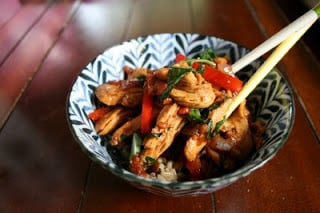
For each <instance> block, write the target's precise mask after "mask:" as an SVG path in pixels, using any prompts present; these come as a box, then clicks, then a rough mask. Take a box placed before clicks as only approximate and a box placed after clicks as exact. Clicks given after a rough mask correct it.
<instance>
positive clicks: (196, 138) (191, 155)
mask: <svg viewBox="0 0 320 213" xmlns="http://www.w3.org/2000/svg"><path fill="white" fill-rule="evenodd" d="M231 101H232V99H227V100H225V101H224V102H223V103H222V104H221V105H220V106H219V107H218V108H217V109H214V110H212V111H211V112H210V113H209V116H208V117H209V118H210V119H211V124H212V125H211V129H210V130H209V131H210V132H212V131H213V130H214V129H215V127H216V125H217V123H218V122H219V121H221V120H223V118H224V115H225V114H226V111H227V110H228V107H229V106H230V104H231ZM195 128H197V129H195V130H192V132H197V133H198V134H195V135H192V136H191V137H190V138H189V139H188V140H187V142H186V145H185V147H184V154H185V157H186V158H187V160H188V161H194V160H195V159H196V157H197V155H198V154H199V153H200V151H201V150H202V149H203V148H204V147H205V146H206V144H207V139H206V138H207V133H208V125H207V124H203V125H196V126H195ZM204 130H206V131H204Z"/></svg>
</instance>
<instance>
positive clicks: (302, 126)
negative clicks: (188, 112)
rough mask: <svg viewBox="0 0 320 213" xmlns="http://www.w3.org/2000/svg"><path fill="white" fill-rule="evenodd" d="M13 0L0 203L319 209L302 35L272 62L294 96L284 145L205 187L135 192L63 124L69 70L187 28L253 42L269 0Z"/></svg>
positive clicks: (2, 45) (262, 34)
mask: <svg viewBox="0 0 320 213" xmlns="http://www.w3.org/2000/svg"><path fill="white" fill-rule="evenodd" d="M21 2H24V3H23V4H22V3H20V2H19V1H18V0H1V3H0V211H1V212H319V211H320V197H319V191H320V157H319V155H320V145H319V138H320V113H319V109H320V85H319V82H320V65H319V61H317V59H316V57H315V56H314V55H312V53H311V52H310V51H309V49H308V48H307V47H306V46H305V45H304V43H303V42H299V43H298V44H297V45H296V46H295V47H294V48H293V49H292V50H291V51H290V52H289V53H288V54H287V56H286V57H285V58H283V60H282V61H281V63H280V64H279V65H278V68H279V69H280V70H281V71H282V72H283V73H284V74H285V76H286V77H287V78H288V79H289V81H290V83H291V85H292V87H293V89H294V92H295V100H296V102H295V106H296V117H295V123H294V127H293V130H292V133H291V135H290V137H289V139H288V141H287V143H286V144H285V146H284V147H283V148H282V149H281V150H280V152H279V153H278V154H277V156H276V157H275V158H273V159H272V160H271V161H270V162H268V163H267V164H266V165H265V166H263V168H261V169H259V170H257V171H255V172H254V173H252V174H251V175H249V176H248V177H246V178H243V179H241V180H240V181H238V182H236V183H235V184H232V185H230V186H228V187H226V188H224V189H222V190H219V191H217V192H216V193H214V194H208V195H204V196H199V197H183V198H168V197H158V196H155V195H152V194H148V193H146V192H143V191H140V190H137V189H135V188H133V187H131V186H129V185H128V184H127V183H125V182H123V181H122V180H119V179H118V178H116V177H115V176H113V175H111V174H110V173H109V172H107V171H105V170H103V169H102V168H101V167H100V166H98V165H96V164H95V163H93V162H91V161H90V160H89V158H88V157H87V156H86V155H85V154H84V153H83V152H82V151H81V150H80V147H79V146H78V144H77V143H76V142H75V141H74V139H73V137H72V135H71V133H70V131H69V129H68V126H67V121H66V99H67V95H68V92H69V89H70V88H71V85H72V83H73V80H74V79H75V77H76V76H77V75H78V73H79V72H80V71H81V70H82V68H83V67H84V66H86V65H87V64H88V63H89V62H90V61H91V60H92V59H93V58H94V57H95V56H97V55H98V54H99V53H101V52H102V51H103V50H105V49H107V48H108V47H110V46H112V45H115V44H117V43H120V42H122V41H124V40H127V39H130V38H134V37H137V36H140V35H147V34H153V33H163V32H194V33H201V34H207V35H213V36H217V37H222V38H224V39H227V40H231V41H234V42H236V43H239V44H241V45H244V46H246V47H248V48H254V47H255V46H257V45H258V44H259V43H261V42H262V41H264V40H265V39H267V38H268V37H269V36H270V35H272V34H274V33H275V32H277V31H278V30H279V29H281V28H282V27H284V26H285V25H286V24H288V21H287V19H286V18H285V16H284V14H283V13H282V11H281V10H280V8H279V7H278V5H277V2H276V1H273V0H270V1H265V0H236V1H235V0H224V1H220V0H83V1H60V2H56V3H44V2H45V1H41V0H40V1H39V0H38V1H27V0H25V1H21ZM50 2H52V1H50ZM318 30H319V29H318Z"/></svg>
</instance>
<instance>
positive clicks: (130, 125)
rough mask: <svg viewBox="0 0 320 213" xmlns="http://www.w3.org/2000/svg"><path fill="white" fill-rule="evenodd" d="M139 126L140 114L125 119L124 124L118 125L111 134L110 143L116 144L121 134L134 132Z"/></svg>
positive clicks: (128, 134)
mask: <svg viewBox="0 0 320 213" xmlns="http://www.w3.org/2000/svg"><path fill="white" fill-rule="evenodd" d="M140 126H141V116H140V115H139V116H137V117H135V118H133V119H131V120H129V121H127V122H126V123H125V124H123V125H122V126H121V127H119V128H118V129H117V130H116V131H115V132H114V133H113V135H112V138H111V144H112V145H113V146H116V145H118V144H119V143H120V142H121V137H122V136H123V135H125V136H130V135H132V134H133V133H134V132H136V131H138V130H139V129H140Z"/></svg>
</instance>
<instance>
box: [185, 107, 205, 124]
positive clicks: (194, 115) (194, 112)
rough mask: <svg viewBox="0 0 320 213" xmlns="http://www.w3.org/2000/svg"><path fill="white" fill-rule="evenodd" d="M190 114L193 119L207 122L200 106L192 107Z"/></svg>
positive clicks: (190, 118)
mask: <svg viewBox="0 0 320 213" xmlns="http://www.w3.org/2000/svg"><path fill="white" fill-rule="evenodd" d="M188 116H189V117H188V118H189V120H191V121H196V122H205V120H206V118H203V116H202V115H201V111H200V109H198V108H190V110H189V114H188Z"/></svg>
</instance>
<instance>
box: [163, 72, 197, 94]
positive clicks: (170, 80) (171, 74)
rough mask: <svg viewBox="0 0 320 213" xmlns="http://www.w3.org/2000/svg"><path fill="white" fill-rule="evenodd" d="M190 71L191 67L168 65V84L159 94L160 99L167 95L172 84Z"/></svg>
mask: <svg viewBox="0 0 320 213" xmlns="http://www.w3.org/2000/svg"><path fill="white" fill-rule="evenodd" d="M190 71H191V68H182V67H170V69H169V72H168V86H167V88H166V89H165V91H164V92H163V93H162V94H161V95H160V96H159V98H160V100H164V99H166V98H167V97H169V95H170V92H171V90H172V89H173V87H174V85H176V84H177V83H179V81H180V80H181V79H182V78H183V77H184V76H185V75H186V74H187V73H189V72H190Z"/></svg>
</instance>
